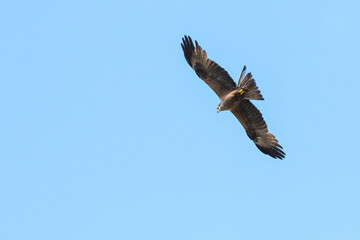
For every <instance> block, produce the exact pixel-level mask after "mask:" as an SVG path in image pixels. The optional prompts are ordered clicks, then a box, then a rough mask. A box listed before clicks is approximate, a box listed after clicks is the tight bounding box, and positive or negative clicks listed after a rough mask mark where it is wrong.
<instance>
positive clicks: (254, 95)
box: [238, 66, 264, 100]
mask: <svg viewBox="0 0 360 240" xmlns="http://www.w3.org/2000/svg"><path fill="white" fill-rule="evenodd" d="M245 71H246V66H244V68H243V70H242V73H241V75H240V79H239V84H238V86H239V87H240V88H241V89H243V90H244V98H245V99H253V100H264V98H263V96H262V95H261V93H260V90H259V89H258V87H257V86H256V82H255V80H254V79H253V78H252V74H251V73H248V74H246V76H245ZM244 76H245V77H244Z"/></svg>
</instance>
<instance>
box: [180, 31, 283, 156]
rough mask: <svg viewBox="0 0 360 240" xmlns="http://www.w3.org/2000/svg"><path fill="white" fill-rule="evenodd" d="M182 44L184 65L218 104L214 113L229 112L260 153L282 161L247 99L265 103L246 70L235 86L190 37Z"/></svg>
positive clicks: (273, 139)
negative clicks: (214, 97)
mask: <svg viewBox="0 0 360 240" xmlns="http://www.w3.org/2000/svg"><path fill="white" fill-rule="evenodd" d="M182 40H183V42H182V44H181V47H182V49H183V51H184V56H185V59H186V61H187V62H188V64H189V65H190V66H191V67H192V68H193V69H194V71H195V73H196V74H197V75H198V76H199V77H200V78H201V79H202V80H203V81H204V82H205V83H206V84H207V85H209V87H210V88H211V89H212V90H213V91H214V92H215V93H216V95H218V97H219V98H220V100H221V101H220V103H219V105H218V107H217V111H218V112H220V111H224V110H230V111H231V112H232V113H233V114H234V115H235V117H236V118H237V119H238V120H239V122H240V123H241V125H242V126H243V127H244V129H245V131H246V133H247V135H248V136H249V138H250V139H251V140H253V141H254V143H255V145H256V146H257V147H258V148H259V149H260V151H261V152H263V153H265V154H267V155H269V156H271V157H273V158H279V159H283V158H284V157H285V153H284V152H283V150H282V147H281V146H280V144H279V143H278V140H276V138H275V136H274V135H272V134H271V133H269V131H268V129H267V125H266V123H265V121H264V119H263V117H262V114H261V113H260V111H259V110H258V109H257V108H256V107H255V106H254V105H253V104H252V103H251V102H250V99H253V100H264V98H263V97H262V95H261V93H260V90H259V89H258V87H257V86H256V83H255V80H254V79H253V78H252V75H251V73H248V74H245V71H246V66H244V68H243V70H242V73H241V75H240V79H239V83H238V84H237V85H236V83H235V82H234V80H233V79H232V78H231V77H230V75H229V74H228V73H227V72H226V71H225V70H224V69H223V68H222V67H220V66H219V65H218V64H217V63H216V62H214V61H212V60H210V59H208V58H207V54H206V52H205V50H202V48H201V47H200V45H199V44H198V43H197V41H195V45H194V43H193V41H192V39H191V38H190V37H189V36H184V38H183V39H182Z"/></svg>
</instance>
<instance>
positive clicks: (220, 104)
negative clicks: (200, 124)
mask: <svg viewBox="0 0 360 240" xmlns="http://www.w3.org/2000/svg"><path fill="white" fill-rule="evenodd" d="M222 110H223V109H222V103H219V105H218V106H217V108H216V111H217V112H218V113H219V112H221V111H222Z"/></svg>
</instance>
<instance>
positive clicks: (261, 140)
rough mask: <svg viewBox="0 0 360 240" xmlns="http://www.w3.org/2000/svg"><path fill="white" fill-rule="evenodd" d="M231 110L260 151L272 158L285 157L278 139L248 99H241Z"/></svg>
mask: <svg viewBox="0 0 360 240" xmlns="http://www.w3.org/2000/svg"><path fill="white" fill-rule="evenodd" d="M231 112H232V113H233V114H234V115H235V117H236V118H237V119H238V120H239V121H240V123H241V125H242V126H243V127H244V128H245V131H246V133H247V135H248V136H249V138H250V139H251V140H253V141H254V143H255V145H256V146H257V147H258V148H259V149H260V151H261V152H263V153H265V154H267V155H270V156H271V157H273V158H279V159H283V158H284V157H285V153H284V152H283V150H282V147H281V146H280V144H279V143H278V140H276V138H275V136H274V135H272V134H271V133H269V131H268V129H267V125H266V123H265V121H264V119H263V117H262V114H261V113H260V111H259V110H258V109H257V108H256V107H255V106H254V105H253V104H252V103H251V102H250V101H249V100H246V99H244V100H242V101H241V102H240V103H239V104H238V105H237V106H236V107H234V108H233V109H231Z"/></svg>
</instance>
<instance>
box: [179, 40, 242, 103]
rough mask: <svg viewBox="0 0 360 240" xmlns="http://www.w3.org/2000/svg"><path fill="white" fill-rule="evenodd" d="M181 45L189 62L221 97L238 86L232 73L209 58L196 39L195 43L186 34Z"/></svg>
mask: <svg viewBox="0 0 360 240" xmlns="http://www.w3.org/2000/svg"><path fill="white" fill-rule="evenodd" d="M182 41H183V42H182V43H181V47H182V49H183V51H184V56H185V59H186V61H187V63H188V64H189V65H190V67H192V68H193V69H194V70H195V73H196V74H197V75H198V76H199V77H200V78H201V79H202V80H203V81H204V82H205V83H206V84H207V85H209V86H210V88H211V89H212V90H213V91H214V92H215V93H216V94H217V95H218V96H219V98H220V99H221V98H222V97H223V96H224V95H226V94H227V93H229V92H231V91H232V90H233V89H235V87H236V83H235V82H234V80H233V79H232V78H231V77H230V75H229V74H228V73H227V72H226V71H225V70H224V69H223V68H222V67H220V66H219V65H218V64H217V63H216V62H214V61H212V60H210V59H208V58H207V54H206V51H205V50H202V48H201V47H200V45H199V44H198V43H197V41H195V45H194V43H193V41H192V39H191V37H189V36H184V37H183V39H182Z"/></svg>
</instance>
